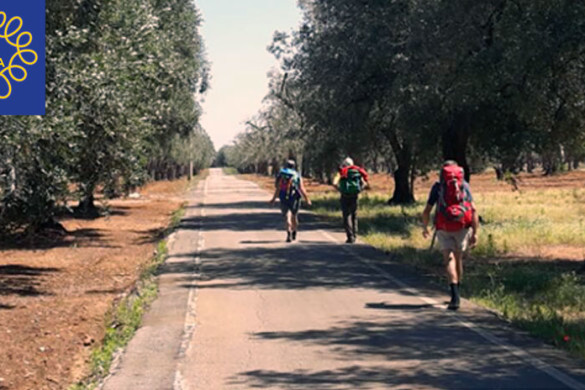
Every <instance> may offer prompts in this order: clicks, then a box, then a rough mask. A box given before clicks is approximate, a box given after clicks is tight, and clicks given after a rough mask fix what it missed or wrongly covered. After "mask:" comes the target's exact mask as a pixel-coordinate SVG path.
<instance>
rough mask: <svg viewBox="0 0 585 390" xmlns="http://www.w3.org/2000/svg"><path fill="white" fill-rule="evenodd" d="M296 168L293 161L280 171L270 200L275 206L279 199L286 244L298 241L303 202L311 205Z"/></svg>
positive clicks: (288, 162)
mask: <svg viewBox="0 0 585 390" xmlns="http://www.w3.org/2000/svg"><path fill="white" fill-rule="evenodd" d="M295 166H296V163H295V162H294V161H293V160H288V161H287V162H286V165H285V167H284V168H282V169H281V170H280V172H279V173H278V175H277V176H276V182H275V187H276V188H275V191H274V195H273V196H272V199H271V200H270V204H273V203H274V202H275V201H276V198H277V197H278V198H279V200H280V210H281V211H282V215H284V218H285V224H286V242H291V241H294V240H296V239H297V230H298V226H299V217H298V213H299V210H300V208H301V200H302V199H305V201H306V202H307V205H309V206H310V205H311V200H310V199H309V196H308V195H307V191H306V190H305V186H304V184H303V179H302V177H301V175H300V174H299V173H298V172H297V171H296V170H295Z"/></svg>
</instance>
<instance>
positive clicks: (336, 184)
mask: <svg viewBox="0 0 585 390" xmlns="http://www.w3.org/2000/svg"><path fill="white" fill-rule="evenodd" d="M340 180H341V174H340V173H339V172H337V173H336V174H335V177H334V178H333V184H332V185H333V187H335V189H336V190H337V191H339V181H340Z"/></svg>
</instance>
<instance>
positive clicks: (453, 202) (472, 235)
mask: <svg viewBox="0 0 585 390" xmlns="http://www.w3.org/2000/svg"><path fill="white" fill-rule="evenodd" d="M435 205H437V207H436V211H435V219H434V226H435V234H436V238H437V240H438V242H439V246H440V249H441V252H442V253H443V259H444V260H445V266H446V270H447V277H448V279H449V287H450V289H451V301H450V302H449V306H448V307H447V308H448V309H450V310H457V309H459V305H460V297H459V288H460V285H461V278H462V276H463V253H464V252H466V251H467V249H468V248H469V247H471V248H473V247H474V246H475V245H476V243H477V236H478V231H479V217H478V214H477V211H476V209H475V204H474V203H473V197H472V195H471V189H470V187H469V183H467V182H466V181H465V180H464V172H463V168H462V167H460V166H459V165H457V163H456V162H454V161H445V162H444V163H443V167H442V168H441V171H440V173H439V181H437V182H436V183H435V184H434V185H433V187H432V189H431V192H430V194H429V198H428V200H427V205H426V207H425V209H424V211H423V215H422V220H423V236H424V237H425V238H428V237H429V236H430V231H429V228H428V225H429V222H430V218H431V217H430V216H431V210H432V208H433V206H435Z"/></svg>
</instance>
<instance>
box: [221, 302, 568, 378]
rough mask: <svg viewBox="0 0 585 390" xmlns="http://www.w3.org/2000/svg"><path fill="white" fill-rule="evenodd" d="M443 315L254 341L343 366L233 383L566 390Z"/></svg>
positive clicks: (258, 373)
mask: <svg viewBox="0 0 585 390" xmlns="http://www.w3.org/2000/svg"><path fill="white" fill-rule="evenodd" d="M441 313H442V312H441V311H439V310H429V311H425V312H417V313H416V314H413V315H416V318H414V317H413V315H403V316H393V317H390V319H388V320H380V321H355V322H352V321H345V322H339V323H338V324H336V325H335V326H332V327H330V328H326V329H307V330H301V331H281V332H258V333H254V334H252V335H251V336H252V337H254V338H255V339H256V340H257V342H259V343H271V342H274V343H280V344H282V343H287V344H290V351H294V349H295V347H309V348H311V347H312V348H314V347H319V350H320V351H321V353H326V354H327V356H329V357H332V358H333V359H334V360H336V361H338V362H339V364H338V365H337V368H333V369H327V370H321V369H319V367H321V365H320V364H319V362H316V363H315V365H316V366H317V367H318V368H316V369H297V370H294V371H289V372H286V371H269V370H253V371H247V372H242V373H240V374H239V375H238V376H237V377H234V378H231V381H232V384H238V385H243V386H247V387H248V388H275V387H286V388H291V389H313V388H320V389H371V388H380V387H384V388H386V387H388V388H389V387H392V388H393V387H395V386H402V387H403V388H418V387H432V388H444V389H467V388H474V389H475V388H482V389H493V388H499V389H517V388H534V387H538V388H547V389H555V388H565V387H564V386H563V385H562V384H561V383H558V382H556V381H555V380H554V379H552V378H551V377H549V376H548V375H547V374H545V373H544V372H541V371H539V370H537V369H534V368H533V367H531V366H530V365H528V364H526V363H524V362H522V361H521V360H519V359H516V358H514V357H513V356H512V355H511V354H509V353H508V352H507V351H506V350H504V349H502V348H500V347H498V346H496V345H493V344H491V343H489V342H486V340H484V339H482V338H481V336H479V335H478V334H476V333H474V332H470V331H466V330H465V329H463V328H462V327H461V326H460V325H458V324H457V323H456V319H455V318H454V317H452V316H444V315H442V314H441ZM462 332H463V333H465V334H464V335H462ZM291 353H292V352H291ZM292 356H294V355H292ZM480 356H481V359H478V357H480ZM304 358H307V359H309V357H308V356H304ZM361 361H363V362H364V364H361V363H360V362H361ZM345 363H347V364H345ZM393 366H394V367H393Z"/></svg>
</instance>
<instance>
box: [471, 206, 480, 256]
mask: <svg viewBox="0 0 585 390" xmlns="http://www.w3.org/2000/svg"><path fill="white" fill-rule="evenodd" d="M471 209H472V210H473V217H472V219H471V238H470V240H469V243H470V244H471V247H474V246H475V245H476V244H477V236H478V235H479V214H478V213H477V210H476V209H475V204H474V203H473V202H471Z"/></svg>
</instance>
